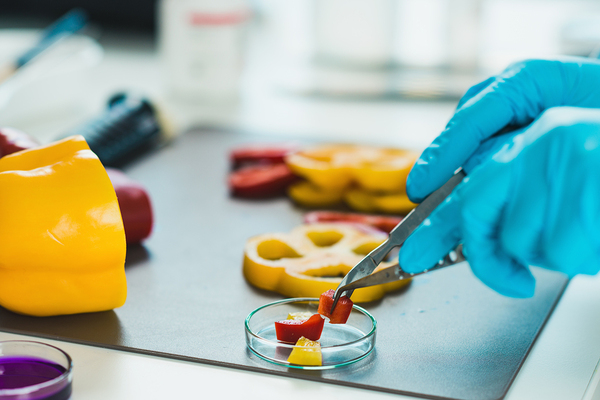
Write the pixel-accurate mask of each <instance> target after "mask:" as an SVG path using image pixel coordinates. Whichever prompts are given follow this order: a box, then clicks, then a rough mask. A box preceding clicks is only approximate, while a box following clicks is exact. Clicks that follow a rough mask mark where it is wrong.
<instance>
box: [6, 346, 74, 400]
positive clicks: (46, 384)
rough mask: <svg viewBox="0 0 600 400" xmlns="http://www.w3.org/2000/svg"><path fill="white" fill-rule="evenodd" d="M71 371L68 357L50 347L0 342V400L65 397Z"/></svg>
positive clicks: (69, 388) (69, 385)
mask: <svg viewBox="0 0 600 400" xmlns="http://www.w3.org/2000/svg"><path fill="white" fill-rule="evenodd" d="M72 373H73V363H72V361H71V357H69V355H68V354H67V353H65V352H64V351H62V350H60V349H58V348H56V347H54V346H50V345H47V344H44V343H38V342H30V341H21V340H14V341H5V342H0V400H17V399H18V400H42V399H45V400H67V399H69V398H70V397H71V383H72Z"/></svg>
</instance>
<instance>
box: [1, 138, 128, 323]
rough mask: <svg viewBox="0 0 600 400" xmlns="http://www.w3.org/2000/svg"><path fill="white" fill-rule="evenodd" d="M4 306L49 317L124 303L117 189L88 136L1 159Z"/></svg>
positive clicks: (124, 287) (20, 311) (2, 300)
mask: <svg viewBox="0 0 600 400" xmlns="http://www.w3.org/2000/svg"><path fill="white" fill-rule="evenodd" d="M0 187H1V188H2V193H3V195H2V197H1V198H0V243H2V244H3V246H2V255H1V258H0V305H1V306H3V307H5V308H7V309H9V310H11V311H14V312H17V313H20V314H27V315H33V316H49V315H61V314H74V313H83V312H92V311H104V310H110V309H113V308H116V307H119V306H122V305H123V304H124V303H125V298H126V296H127V284H126V280H125V269H124V265H125V252H126V244H125V232H124V230H123V222H122V219H121V213H120V211H119V205H118V202H117V197H116V195H115V191H114V189H113V187H112V185H111V183H110V179H109V178H108V175H107V174H106V171H105V169H104V167H103V166H102V163H101V162H100V160H99V159H98V157H96V155H95V154H94V153H93V152H92V151H91V150H90V149H89V147H88V145H87V143H86V142H85V140H84V139H83V137H81V136H74V137H70V138H67V139H64V140H62V141H59V142H55V143H52V144H49V145H47V146H42V147H37V148H34V149H30V150H23V151H20V152H17V153H14V154H11V155H8V156H5V157H3V158H1V159H0Z"/></svg>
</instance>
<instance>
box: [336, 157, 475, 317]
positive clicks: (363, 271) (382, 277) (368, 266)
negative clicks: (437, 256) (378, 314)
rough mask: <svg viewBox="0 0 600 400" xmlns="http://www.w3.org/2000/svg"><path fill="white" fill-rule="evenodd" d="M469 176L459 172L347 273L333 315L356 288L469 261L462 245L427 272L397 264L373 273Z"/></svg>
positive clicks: (340, 286) (338, 290)
mask: <svg viewBox="0 0 600 400" xmlns="http://www.w3.org/2000/svg"><path fill="white" fill-rule="evenodd" d="M465 176H466V174H465V173H464V171H463V170H462V169H459V170H457V171H456V172H455V173H454V175H453V176H452V177H451V178H450V179H449V180H448V181H447V182H446V183H445V184H444V185H443V186H442V187H440V188H439V189H437V190H436V191H435V192H433V193H431V194H430V195H429V196H427V197H426V198H425V200H423V202H422V203H421V204H419V205H418V206H417V207H416V208H415V209H414V210H412V211H411V212H410V213H409V214H408V215H407V216H406V218H404V219H403V220H402V222H400V223H399V224H398V225H397V226H396V227H395V228H394V229H392V231H391V232H390V235H389V237H388V239H387V240H386V241H385V242H383V243H382V244H381V245H379V246H378V247H377V248H376V249H375V250H373V251H372V252H370V253H369V254H367V255H366V256H365V258H363V259H362V260H361V261H360V262H359V263H358V264H356V265H355V266H354V268H352V269H351V270H350V272H348V273H347V274H346V276H345V277H344V279H342V281H341V282H340V284H339V286H338V287H337V289H336V291H335V294H334V296H333V305H332V306H331V311H332V312H333V310H334V308H335V306H336V305H337V302H338V300H339V299H340V297H341V296H342V295H344V294H345V295H346V296H348V297H350V296H351V295H352V292H354V289H358V288H361V287H366V286H374V285H379V284H381V283H387V282H393V281H396V280H400V279H408V278H412V277H413V276H417V275H421V274H424V273H427V272H431V271H434V270H438V269H441V268H444V267H448V266H450V265H454V264H457V263H459V262H461V261H464V260H465V258H464V255H463V254H462V246H460V245H459V246H458V247H457V248H456V249H455V250H454V251H451V252H450V253H449V254H448V255H447V256H446V257H444V258H443V259H442V260H440V262H439V263H438V264H436V265H434V266H432V267H431V268H429V269H428V270H425V271H423V272H419V273H416V274H411V273H408V272H405V271H404V270H403V269H402V267H401V266H400V265H399V264H396V265H393V266H391V267H388V268H385V269H382V270H381V271H378V272H376V273H374V274H372V272H373V271H374V270H375V268H377V266H378V265H379V263H380V262H382V261H383V260H384V259H385V257H386V256H387V255H388V254H389V253H390V251H392V249H394V248H396V247H398V246H401V245H402V244H403V243H404V241H405V240H406V239H407V238H408V237H409V236H410V235H411V234H412V233H413V231H414V230H415V229H417V227H418V226H419V225H420V224H421V222H423V221H424V220H425V219H426V218H427V217H429V215H430V214H431V212H432V211H433V210H434V209H435V208H436V207H437V206H439V205H440V204H441V203H442V202H443V201H444V200H445V199H446V197H448V195H450V193H452V190H453V189H454V188H455V187H456V186H457V185H458V184H459V183H460V182H462V180H463V178H464V177H465Z"/></svg>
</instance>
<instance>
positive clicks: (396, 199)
mask: <svg viewBox="0 0 600 400" xmlns="http://www.w3.org/2000/svg"><path fill="white" fill-rule="evenodd" d="M344 202H345V203H346V204H348V206H349V207H351V208H352V209H354V210H357V211H360V212H365V213H388V214H408V213H409V212H410V211H411V210H412V209H413V208H415V207H416V206H417V205H416V204H415V203H413V202H412V201H410V200H409V199H408V196H407V195H406V193H405V192H401V193H372V192H369V191H367V190H362V189H350V190H348V191H347V192H346V193H344Z"/></svg>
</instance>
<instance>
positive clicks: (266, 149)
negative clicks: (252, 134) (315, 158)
mask: <svg viewBox="0 0 600 400" xmlns="http://www.w3.org/2000/svg"><path fill="white" fill-rule="evenodd" d="M297 149H298V146H297V145H293V144H280V145H250V146H244V147H239V148H237V149H233V150H231V152H230V153H229V159H230V160H231V166H232V167H233V168H234V169H235V168H239V167H240V166H242V165H247V164H282V163H283V162H284V159H285V156H286V155H288V154H290V153H291V152H293V151H295V150H297Z"/></svg>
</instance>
